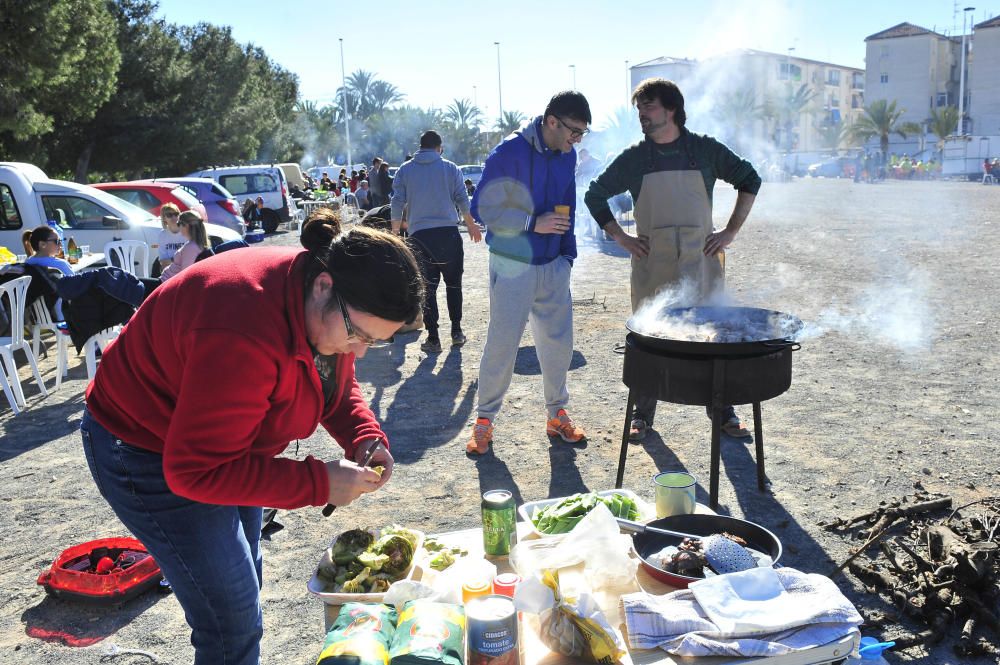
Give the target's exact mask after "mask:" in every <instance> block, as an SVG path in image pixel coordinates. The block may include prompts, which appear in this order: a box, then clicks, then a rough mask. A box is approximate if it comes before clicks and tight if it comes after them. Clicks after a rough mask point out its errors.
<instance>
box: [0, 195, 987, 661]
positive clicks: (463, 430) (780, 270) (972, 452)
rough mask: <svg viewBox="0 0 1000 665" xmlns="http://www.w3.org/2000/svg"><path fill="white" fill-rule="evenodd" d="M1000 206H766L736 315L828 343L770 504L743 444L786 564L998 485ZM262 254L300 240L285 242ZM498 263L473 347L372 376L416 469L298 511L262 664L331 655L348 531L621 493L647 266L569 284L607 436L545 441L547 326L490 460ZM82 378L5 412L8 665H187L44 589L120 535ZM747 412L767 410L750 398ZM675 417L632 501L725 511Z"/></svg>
mask: <svg viewBox="0 0 1000 665" xmlns="http://www.w3.org/2000/svg"><path fill="white" fill-rule="evenodd" d="M733 200H734V196H733V193H732V191H731V190H729V189H728V188H725V187H720V188H719V189H718V190H717V191H716V205H715V208H716V223H717V225H721V224H724V222H725V220H726V218H727V216H728V213H729V211H730V210H731V207H732V202H733ZM997 210H1000V187H983V186H980V185H977V184H973V183H953V182H889V183H884V184H879V185H863V184H861V185H858V184H853V183H851V182H848V181H840V180H802V181H800V180H797V181H794V182H792V183H787V184H770V183H769V184H766V185H765V186H764V188H763V190H762V191H761V194H760V196H759V198H758V203H757V205H756V207H755V208H754V211H753V213H752V214H751V217H750V220H749V221H748V223H747V225H746V226H745V228H744V231H743V232H742V233H741V234H740V236H739V237H738V238H737V242H736V243H735V244H734V246H733V247H732V248H731V251H730V252H729V254H728V258H727V270H728V276H727V279H728V283H729V287H730V291H731V293H732V295H733V296H734V298H735V300H736V301H737V302H739V303H740V304H745V305H750V306H760V307H766V308H769V309H779V310H783V311H788V312H793V313H795V314H797V315H798V316H800V317H801V318H802V319H803V320H805V321H806V322H807V323H809V324H811V328H812V329H813V331H814V335H813V336H812V337H810V338H808V339H806V340H804V341H803V344H802V349H801V350H800V351H798V352H796V353H795V356H794V370H793V371H794V377H793V382H792V386H791V389H790V390H789V391H788V392H787V393H785V394H784V395H782V396H780V397H778V398H776V399H774V400H771V401H769V402H765V403H764V405H763V414H764V415H763V422H764V434H765V448H766V456H767V470H768V477H769V479H770V481H771V482H772V483H773V484H772V486H771V488H770V491H768V492H763V493H762V492H759V491H758V490H757V487H756V477H755V468H754V459H753V454H752V453H753V446H750V445H747V444H746V443H744V442H741V441H737V440H732V439H725V440H724V441H723V447H722V464H723V470H722V482H721V486H720V501H721V504H722V505H721V507H720V510H721V512H724V513H727V514H731V515H734V516H737V517H744V518H747V519H750V520H753V521H755V522H758V523H761V524H763V525H765V526H767V527H769V528H771V529H772V530H774V531H775V532H776V533H777V534H778V536H779V537H780V538H781V539H782V541H783V542H784V544H785V548H786V549H785V555H784V557H783V559H782V563H784V564H785V565H790V566H795V567H797V568H800V569H803V570H806V571H812V572H828V571H829V570H831V569H832V567H833V565H834V563H833V562H839V561H841V560H843V559H844V558H845V557H846V556H847V555H848V554H849V548H850V547H851V546H852V545H854V544H856V543H854V542H853V541H849V540H847V539H846V538H845V537H843V536H840V535H835V534H831V533H828V532H826V531H824V530H822V529H821V528H820V527H819V526H818V523H820V522H824V521H826V522H828V521H830V520H832V519H834V518H837V517H850V516H853V515H855V514H858V513H863V512H866V511H867V510H870V509H872V508H874V507H875V506H876V505H877V504H878V502H879V501H880V500H883V499H885V498H889V497H893V496H903V495H907V494H911V493H913V492H914V491H915V490H914V483H917V482H918V481H919V483H921V484H922V486H923V487H925V488H926V489H927V490H929V491H936V492H943V493H947V494H950V495H951V496H952V497H954V501H955V505H956V506H957V505H960V504H963V503H966V502H969V501H973V500H976V499H981V498H984V497H988V496H991V495H993V496H995V495H997V494H998V493H1000V492H998V490H997V488H998V485H1000V462H998V459H1000V455H998V453H1000V446H998V438H1000V432H998V425H997V422H998V421H997V413H998V403H1000V391H998V390H997V388H998V377H1000V367H998V365H1000V360H998V354H997V350H998V349H1000V345H998V341H1000V340H998V337H1000V333H998V330H1000V321H998V314H997V310H998V305H1000V302H998V294H997V285H998V284H1000V280H998V272H1000V268H998V264H1000V249H998V247H1000V244H998V243H997V234H998V232H1000V216H998V215H997ZM266 242H267V243H270V244H295V243H296V242H297V238H296V237H295V234H292V233H278V234H276V235H274V236H272V237H270V238H268V240H267V241H266ZM251 251H252V250H251ZM486 265H487V252H486V248H485V246H483V245H479V246H472V245H471V244H467V245H466V273H465V275H466V279H465V283H466V289H465V319H464V326H465V330H466V333H467V334H468V335H469V343H468V344H467V345H466V346H465V347H464V348H463V349H461V350H457V349H456V350H449V349H447V348H446V349H445V352H444V353H442V354H440V355H434V356H428V355H426V354H424V353H422V352H420V350H419V340H420V336H419V335H418V334H417V333H409V334H404V335H399V336H398V337H397V342H396V344H395V345H393V346H392V347H390V348H388V349H381V350H375V351H372V352H371V353H369V354H368V356H367V357H365V358H364V359H362V360H360V361H359V362H358V375H359V378H360V380H361V381H362V386H363V388H364V391H365V393H366V394H367V396H368V397H369V398H370V400H371V405H372V408H373V410H374V411H375V413H376V415H377V416H378V417H379V419H380V420H381V421H382V422H383V423H384V427H385V429H386V431H387V432H388V434H389V436H390V439H391V441H392V445H393V453H394V455H395V457H396V461H397V467H396V474H395V476H394V477H393V481H392V482H391V483H390V484H389V485H388V486H387V487H386V488H385V490H384V491H383V492H381V493H379V494H375V495H368V496H365V497H362V498H361V499H359V500H358V501H357V502H355V504H353V505H352V506H351V507H350V508H348V509H341V510H338V511H337V512H336V513H334V516H333V517H332V518H331V519H324V518H323V517H321V516H320V511H319V509H318V508H317V509H304V510H298V511H294V512H284V511H282V512H280V513H279V514H278V518H277V519H278V521H279V522H280V523H281V524H282V525H284V528H283V529H282V530H280V531H277V532H276V533H274V534H272V535H271V536H270V539H269V540H267V541H266V542H265V545H264V547H265V552H266V553H265V567H264V569H265V586H264V590H263V604H264V621H265V635H264V640H263V662H265V663H301V664H306V663H313V662H315V659H316V656H317V655H318V653H319V649H320V646H321V644H322V639H323V635H322V631H323V613H322V606H321V603H320V602H319V601H317V600H316V599H314V598H313V597H312V596H311V595H310V594H309V593H308V592H307V590H306V582H307V580H308V579H309V577H310V575H311V573H312V570H313V567H314V566H315V564H316V561H317V560H318V558H319V556H320V553H321V551H322V549H323V548H324V547H325V545H326V543H327V541H328V539H329V538H330V537H331V536H332V535H333V534H335V533H337V532H339V531H341V530H343V529H346V528H349V527H353V526H358V525H372V526H375V525H383V524H386V523H390V522H400V523H402V524H404V525H407V526H411V527H415V528H419V529H422V530H424V531H426V532H435V531H444V530H450V529H457V528H465V527H472V526H476V525H478V523H479V495H480V494H481V492H483V491H484V490H487V489H491V488H497V487H502V488H507V489H510V490H512V491H513V492H514V494H515V496H516V498H517V500H518V501H519V502H521V501H530V500H535V499H540V498H545V497H555V496H564V495H567V494H571V493H573V492H579V491H584V490H603V489H608V488H611V487H613V485H614V479H615V469H616V466H617V458H618V451H619V445H620V438H621V430H622V420H623V417H624V409H625V400H626V395H627V390H626V388H625V386H624V385H623V384H622V382H621V363H622V356H620V355H618V354H616V353H614V352H613V349H614V347H615V345H616V344H619V343H621V342H622V341H623V336H624V327H623V324H624V321H625V319H626V318H627V316H628V308H629V298H628V293H629V291H628V262H627V260H626V259H625V258H624V257H623V254H622V252H621V251H619V250H618V248H617V246H615V245H613V244H611V245H609V244H599V245H598V244H590V245H582V246H581V249H580V258H579V260H578V261H577V263H576V266H575V268H574V271H573V291H574V298H575V299H576V300H577V301H578V302H577V304H576V305H575V307H574V315H575V320H574V328H575V335H576V342H575V348H576V351H575V353H574V358H573V364H572V371H571V372H570V394H571V405H570V406H571V411H570V413H571V414H572V415H573V416H574V418H575V419H576V420H577V422H578V423H580V424H581V425H583V426H584V427H585V428H586V429H587V431H588V433H589V435H590V437H589V442H588V443H587V444H585V445H582V446H568V445H565V444H561V443H559V444H556V443H552V442H550V441H549V439H548V438H547V437H546V436H545V433H544V424H545V413H544V404H543V401H542V396H541V376H540V373H539V368H538V362H537V359H536V357H535V353H534V348H533V346H532V340H531V336H530V332H528V333H526V335H525V337H524V340H523V342H522V346H521V349H520V351H519V353H518V357H517V363H516V368H515V375H514V380H513V383H512V386H511V389H510V392H509V393H508V396H507V400H506V402H505V405H504V409H503V412H502V413H501V415H500V417H499V418H498V419H497V422H496V428H497V429H496V433H495V446H494V448H493V452H492V453H491V454H489V455H487V456H485V457H483V458H480V459H475V460H472V459H469V458H468V457H467V456H466V454H465V447H464V441H465V438H466V437H467V436H468V431H469V426H470V423H471V422H472V420H473V419H474V417H475V414H474V413H473V409H474V406H475V389H476V379H477V368H478V361H479V357H480V354H481V351H482V344H483V341H484V338H485V331H486V323H487V312H488V303H487V294H486V272H487V271H486ZM441 301H442V307H443V297H442V298H441ZM70 365H71V370H70V379H69V381H68V382H66V383H64V385H63V387H62V389H61V390H60V391H59V392H57V393H53V394H51V395H50V396H49V397H48V398H42V397H41V396H40V395H39V393H38V391H37V388H36V387H35V386H34V384H33V382H27V381H26V382H25V383H24V385H25V390H26V392H27V394H28V397H29V408H28V410H27V411H26V412H24V413H23V414H22V415H20V416H17V417H13V416H12V415H11V413H10V411H9V409H8V408H6V405H4V408H3V410H2V411H0V435H2V439H0V440H2V443H0V533H2V534H3V537H2V545H0V663H39V664H45V665H56V664H63V663H67V664H68V663H74V664H75V663H98V662H115V663H118V664H121V663H126V664H128V663H146V662H153V661H152V660H150V659H149V658H148V657H145V656H128V655H122V656H119V657H116V658H114V659H108V658H107V657H106V654H107V653H108V651H109V649H112V648H113V647H117V648H120V649H140V650H144V651H147V652H149V653H150V654H153V655H154V656H155V657H156V658H157V659H158V660H157V661H156V662H161V663H171V664H180V663H188V662H191V659H192V654H193V651H192V649H191V647H190V645H189V642H188V629H187V626H186V624H185V623H184V617H183V614H182V612H181V610H180V607H179V606H178V605H177V603H176V601H175V600H174V599H173V598H172V597H169V596H167V597H163V596H157V595H155V594H149V595H146V596H143V597H141V598H139V599H137V600H135V601H133V602H130V603H128V604H126V605H125V606H124V607H121V608H116V609H91V608H86V607H81V606H79V605H76V604H71V603H68V602H65V601H60V600H55V599H52V598H47V597H46V596H45V594H44V592H43V591H42V589H41V588H39V587H37V586H36V585H35V578H36V577H37V576H38V574H39V573H40V572H41V571H42V570H43V569H45V568H47V567H48V565H49V564H50V563H51V561H52V559H53V558H54V557H55V556H56V555H57V554H58V553H59V552H60V551H62V550H63V549H64V548H66V547H68V546H69V545H71V544H74V543H77V542H82V541H85V540H89V539H92V538H97V537H103V536H109V535H124V531H123V529H122V527H121V526H120V525H119V524H118V523H117V521H116V519H115V517H114V516H113V514H112V513H111V511H110V509H109V508H108V507H107V506H106V505H105V504H104V502H103V500H102V499H101V498H100V496H99V495H98V493H97V490H96V487H95V486H94V484H93V481H92V480H91V478H90V475H89V472H88V471H87V468H86V464H85V461H84V459H83V455H82V452H81V450H80V446H79V436H78V434H77V427H78V425H79V421H80V416H81V411H82V408H83V402H82V394H83V390H84V388H85V379H86V370H85V368H84V366H83V363H82V358H72V359H71V363H70ZM54 367H55V364H54V360H53V358H52V354H51V353H50V355H49V358H47V359H45V360H43V361H42V371H43V373H44V378H45V379H46V381H47V383H48V384H49V385H51V384H52V379H53V377H54V371H55V369H54ZM22 376H27V375H26V374H24V373H22ZM738 411H739V413H740V414H741V415H742V416H744V417H745V418H749V417H750V415H751V413H750V409H749V407H739V408H738ZM656 425H657V430H658V434H657V435H655V436H652V437H651V438H650V439H649V440H647V441H646V442H645V443H644V444H642V445H633V446H630V448H629V454H628V465H627V468H626V472H625V487H627V488H630V489H632V490H634V491H636V492H637V493H638V494H640V495H641V496H644V497H645V498H647V499H652V489H651V478H652V476H653V474H654V473H656V472H657V471H659V470H665V469H678V468H685V469H688V470H689V471H691V472H693V473H694V474H695V475H696V476H698V478H699V479H700V480H702V481H703V483H704V485H705V487H701V486H699V498H700V500H702V501H707V494H706V493H705V489H706V488H707V479H708V464H709V455H708V443H709V433H710V430H709V421H708V420H707V418H706V417H705V414H704V411H703V410H702V409H700V408H697V407H681V406H675V405H670V404H661V406H660V410H659V413H658V416H657V424H656ZM321 431H322V430H321ZM287 453H288V454H290V455H292V454H295V449H294V446H292V447H291V448H290V449H289V450H288V451H287ZM307 454H313V455H318V456H320V457H324V458H327V459H329V458H334V457H337V456H339V449H337V447H336V445H335V444H333V443H332V441H331V440H330V439H329V438H328V436H327V435H326V434H325V432H322V433H318V434H316V435H315V436H313V437H312V438H310V439H309V440H306V441H303V442H302V444H301V446H300V448H299V450H298V453H297V455H298V456H300V457H302V456H305V455H307ZM838 584H839V585H840V586H841V588H842V589H843V590H844V591H845V592H846V593H847V594H848V596H849V597H850V598H851V599H852V600H854V601H855V602H856V603H857V604H859V605H865V606H870V605H873V604H875V603H874V599H873V598H872V597H871V596H869V595H867V594H864V593H863V592H862V590H861V587H860V586H859V585H858V584H857V583H856V581H855V580H854V579H853V577H851V576H849V575H848V576H841V577H839V578H838ZM956 632H957V629H956ZM73 644H75V645H77V646H71V645H73ZM87 644H90V645H91V646H86V645H87ZM102 657H104V658H102ZM888 658H889V660H890V661H892V662H911V661H912V662H915V663H958V662H983V663H985V662H992V661H989V660H985V659H983V660H979V661H969V660H964V661H963V660H961V659H959V658H958V657H957V656H955V655H954V653H953V652H952V650H951V642H950V641H946V642H945V643H942V644H941V645H938V646H936V647H934V648H933V649H931V650H929V651H922V650H920V649H914V650H910V651H908V652H905V653H900V654H889V656H888Z"/></svg>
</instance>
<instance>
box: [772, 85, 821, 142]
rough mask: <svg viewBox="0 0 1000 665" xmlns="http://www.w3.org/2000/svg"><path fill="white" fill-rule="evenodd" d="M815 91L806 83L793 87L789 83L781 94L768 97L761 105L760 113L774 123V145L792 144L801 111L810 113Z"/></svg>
mask: <svg viewBox="0 0 1000 665" xmlns="http://www.w3.org/2000/svg"><path fill="white" fill-rule="evenodd" d="M816 94H817V93H816V91H815V90H812V89H811V88H810V87H809V86H808V85H806V84H804V83H803V84H802V85H800V86H799V87H797V88H796V87H795V86H794V85H792V84H791V83H789V84H788V85H787V86H786V87H785V89H784V91H783V92H782V94H779V95H773V96H770V97H768V98H767V99H766V100H765V102H764V104H763V105H762V107H761V111H760V112H761V115H762V116H763V117H765V118H769V119H771V120H773V121H774V123H775V132H774V140H775V145H776V146H777V147H778V148H781V149H783V150H791V149H792V148H793V147H794V146H793V143H794V140H793V136H794V132H793V131H792V130H793V129H794V128H795V127H796V126H798V122H799V118H800V117H801V116H802V114H803V113H811V112H812V111H811V109H810V107H811V105H812V102H813V100H814V99H816Z"/></svg>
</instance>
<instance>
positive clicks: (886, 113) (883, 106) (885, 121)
mask: <svg viewBox="0 0 1000 665" xmlns="http://www.w3.org/2000/svg"><path fill="white" fill-rule="evenodd" d="M904 113H906V109H897V108H896V102H895V100H893V101H892V102H891V103H890V102H889V101H888V100H885V99H878V100H875V101H874V102H872V103H871V104H869V105H868V106H866V107H865V114H864V115H863V116H861V117H860V118H858V120H857V121H856V122H855V123H854V124H853V125H851V126H850V127H849V128H848V132H849V133H850V136H851V137H852V138H854V139H856V140H859V141H862V142H864V141H867V140H868V139H871V138H874V137H876V136H877V137H878V139H879V147H880V148H881V150H882V158H883V159H885V158H886V155H887V154H888V152H889V136H891V135H892V134H896V135H898V136H899V137H900V138H903V139H905V138H906V137H907V136H908V135H910V134H919V133H920V132H921V131H923V130H922V129H921V128H920V125H918V124H917V123H915V122H902V123H901V122H899V119H900V118H901V117H902V116H903V114H904Z"/></svg>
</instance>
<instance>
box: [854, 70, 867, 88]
mask: <svg viewBox="0 0 1000 665" xmlns="http://www.w3.org/2000/svg"><path fill="white" fill-rule="evenodd" d="M851 87H852V88H854V89H855V90H864V89H865V75H864V74H863V73H862V72H854V73H853V74H852V75H851Z"/></svg>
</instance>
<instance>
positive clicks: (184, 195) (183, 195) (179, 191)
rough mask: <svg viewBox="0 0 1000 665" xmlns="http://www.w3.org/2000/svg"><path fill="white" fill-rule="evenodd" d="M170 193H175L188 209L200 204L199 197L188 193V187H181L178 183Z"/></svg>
mask: <svg viewBox="0 0 1000 665" xmlns="http://www.w3.org/2000/svg"><path fill="white" fill-rule="evenodd" d="M170 193H171V194H173V195H174V196H175V197H176V198H177V200H178V201H180V202H181V203H183V204H184V205H185V206H187V207H188V209H191V208H194V207H195V206H196V205H198V197H197V196H192V195H191V194H188V191H187V188H186V187H181V186H179V185H178V186H177V187H175V188H174V189H172V190H170Z"/></svg>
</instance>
